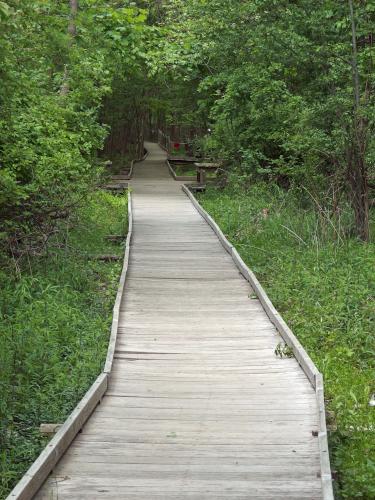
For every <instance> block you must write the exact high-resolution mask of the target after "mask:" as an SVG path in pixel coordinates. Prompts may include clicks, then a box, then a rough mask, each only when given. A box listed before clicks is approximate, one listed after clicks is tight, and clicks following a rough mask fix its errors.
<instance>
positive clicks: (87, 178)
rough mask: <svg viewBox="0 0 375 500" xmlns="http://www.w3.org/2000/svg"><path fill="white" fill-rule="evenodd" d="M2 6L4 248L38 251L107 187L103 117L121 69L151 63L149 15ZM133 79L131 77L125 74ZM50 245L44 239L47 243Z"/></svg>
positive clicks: (113, 9)
mask: <svg viewBox="0 0 375 500" xmlns="http://www.w3.org/2000/svg"><path fill="white" fill-rule="evenodd" d="M7 4H9V5H8V6H9V8H7V5H6V4H5V3H4V2H1V3H0V12H1V13H2V14H3V15H2V16H1V17H0V23H1V26H2V30H1V34H0V68H1V69H0V79H1V85H0V154H1V156H0V225H1V237H0V251H7V252H8V253H11V254H13V255H15V254H17V255H18V254H24V253H28V254H34V253H38V252H39V251H40V247H43V245H44V243H45V242H46V241H48V239H49V238H50V236H51V235H52V234H53V233H54V232H55V231H56V227H57V224H58V221H59V220H61V219H65V218H68V217H70V215H71V214H73V213H74V210H75V207H76V206H78V205H79V204H80V203H81V202H82V200H83V199H84V198H85V196H87V194H88V193H89V192H90V190H91V189H92V188H93V187H94V186H95V185H97V184H98V182H99V181H100V176H101V173H102V168H101V165H100V162H98V161H95V157H96V155H97V151H98V150H100V149H102V147H103V144H104V139H105V137H106V135H107V134H108V127H107V126H106V125H104V124H101V123H99V118H100V112H101V108H102V105H103V102H104V98H105V97H106V96H108V94H109V93H110V92H111V90H112V86H113V80H114V77H115V76H116V77H117V74H118V73H119V71H120V72H121V73H123V74H125V73H127V78H128V80H129V76H130V75H131V74H136V73H137V72H139V68H140V67H142V65H144V64H145V63H144V57H145V56H144V54H142V46H143V44H144V42H143V39H144V37H145V29H146V27H145V19H146V11H145V10H144V9H139V8H137V7H135V6H131V5H128V6H123V7H119V6H118V4H117V2H116V1H113V2H112V1H109V2H108V1H99V2H92V1H91V0H82V1H80V2H79V11H78V15H77V16H76V17H75V20H74V22H75V25H76V36H75V37H74V38H73V39H72V36H71V35H70V34H69V33H68V16H69V10H68V9H69V2H65V1H58V2H55V1H44V0H43V1H41V0H35V1H33V2H29V1H27V0H8V2H7ZM123 81H124V80H123ZM43 242H44V243H43Z"/></svg>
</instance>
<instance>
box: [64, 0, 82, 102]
mask: <svg viewBox="0 0 375 500" xmlns="http://www.w3.org/2000/svg"><path fill="white" fill-rule="evenodd" d="M69 4H70V15H69V25H68V34H69V37H70V39H69V47H68V50H69V51H70V48H71V47H72V45H73V43H74V39H75V37H76V35H77V26H76V17H77V14H78V0H69ZM68 80H69V70H68V65H67V64H65V66H64V76H63V82H62V84H61V88H60V95H63V96H64V95H67V94H68V92H69V81H68Z"/></svg>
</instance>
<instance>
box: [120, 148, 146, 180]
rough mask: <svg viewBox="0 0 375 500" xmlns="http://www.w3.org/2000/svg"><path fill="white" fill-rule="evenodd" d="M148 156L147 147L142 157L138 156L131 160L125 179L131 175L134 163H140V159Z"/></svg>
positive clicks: (142, 159) (128, 178)
mask: <svg viewBox="0 0 375 500" xmlns="http://www.w3.org/2000/svg"><path fill="white" fill-rule="evenodd" d="M147 156H148V151H147V149H145V153H144V155H143V156H142V158H138V159H136V160H132V161H131V162H130V169H129V173H128V175H127V176H126V177H125V178H124V179H125V180H127V181H130V179H131V178H132V177H133V169H134V163H140V162H141V161H144V160H145V159H146V158H147Z"/></svg>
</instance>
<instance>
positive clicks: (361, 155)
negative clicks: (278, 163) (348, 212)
mask: <svg viewBox="0 0 375 500" xmlns="http://www.w3.org/2000/svg"><path fill="white" fill-rule="evenodd" d="M348 1H349V11H350V21H351V28H352V76H353V97H354V112H353V126H352V130H351V134H350V135H351V141H350V145H349V148H348V158H347V160H348V181H349V185H350V189H351V203H352V206H353V210H354V215H355V227H356V232H357V235H358V236H359V237H360V238H361V239H362V240H363V241H368V239H369V194H368V176H367V165H366V161H365V154H366V143H367V140H366V136H367V126H366V123H365V121H364V120H363V118H362V117H361V116H360V81H359V71H358V52H357V33H356V23H355V17H354V7H353V0H348Z"/></svg>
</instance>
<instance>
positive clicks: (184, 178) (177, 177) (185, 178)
mask: <svg viewBox="0 0 375 500" xmlns="http://www.w3.org/2000/svg"><path fill="white" fill-rule="evenodd" d="M165 161H166V163H167V167H168V169H169V172H170V174H171V176H172V177H173V179H174V180H175V181H191V180H193V179H194V176H192V175H177V174H176V172H175V171H174V169H173V167H172V165H171V164H170V161H169V160H168V159H166V160H165Z"/></svg>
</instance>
